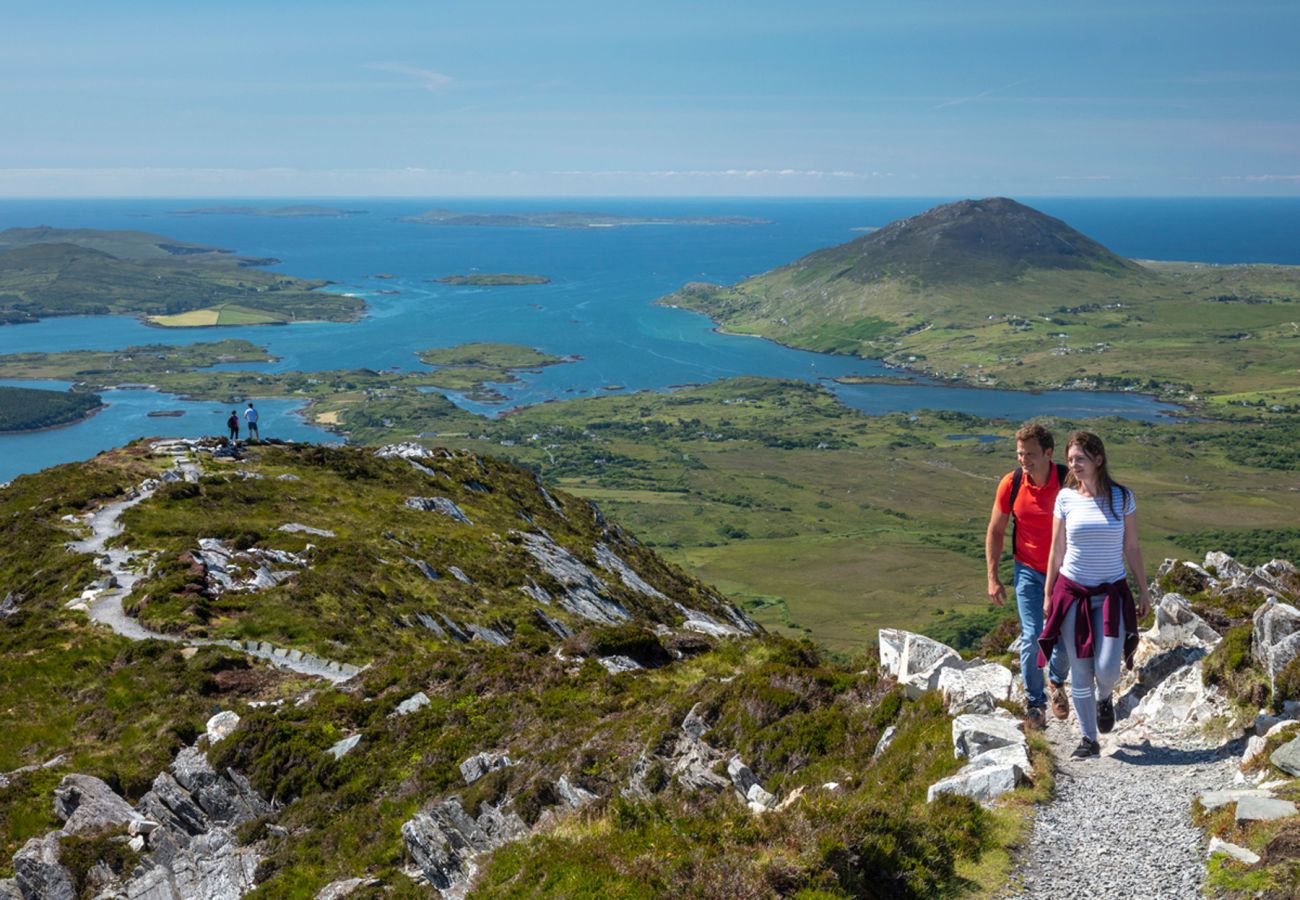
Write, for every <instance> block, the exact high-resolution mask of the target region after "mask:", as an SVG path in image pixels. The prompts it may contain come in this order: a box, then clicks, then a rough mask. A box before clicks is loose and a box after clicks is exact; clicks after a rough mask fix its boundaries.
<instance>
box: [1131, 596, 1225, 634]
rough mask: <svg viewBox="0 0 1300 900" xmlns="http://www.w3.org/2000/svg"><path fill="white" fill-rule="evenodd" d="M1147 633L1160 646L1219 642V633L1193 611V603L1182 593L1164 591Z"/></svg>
mask: <svg viewBox="0 0 1300 900" xmlns="http://www.w3.org/2000/svg"><path fill="white" fill-rule="evenodd" d="M1147 637H1148V638H1150V639H1151V640H1152V641H1153V642H1154V643H1156V644H1158V645H1160V646H1166V647H1168V646H1175V645H1180V644H1193V645H1195V644H1200V645H1203V646H1205V647H1213V646H1214V645H1216V644H1217V643H1219V633H1218V632H1217V631H1215V630H1214V629H1213V628H1211V627H1210V625H1209V623H1207V622H1206V621H1205V620H1204V619H1202V618H1201V617H1200V616H1198V615H1197V614H1196V613H1195V612H1193V611H1192V605H1191V603H1189V602H1188V601H1187V599H1186V598H1185V597H1183V595H1181V594H1165V595H1164V596H1163V597H1161V598H1160V602H1159V603H1157V604H1156V608H1155V623H1154V624H1153V625H1152V626H1151V628H1150V629H1148V631H1147Z"/></svg>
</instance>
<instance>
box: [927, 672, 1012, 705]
mask: <svg viewBox="0 0 1300 900" xmlns="http://www.w3.org/2000/svg"><path fill="white" fill-rule="evenodd" d="M1013 680H1014V677H1013V676H1012V674H1011V670H1010V669H1008V668H1007V667H1006V666H1002V665H998V664H997V663H985V664H983V665H974V666H969V667H966V668H958V667H957V666H946V667H944V668H943V669H941V670H940V672H939V683H938V685H937V686H938V689H939V692H940V693H941V694H943V701H944V703H946V704H947V705H948V707H949V709H952V708H954V707H959V706H962V705H963V704H965V703H967V702H968V701H971V700H974V698H976V697H978V696H979V695H981V694H987V695H988V696H989V697H990V698H991V699H992V700H993V701H994V702H995V703H996V701H998V700H1007V699H1009V698H1010V697H1011V685H1012V682H1013ZM980 705H983V703H981V704H980Z"/></svg>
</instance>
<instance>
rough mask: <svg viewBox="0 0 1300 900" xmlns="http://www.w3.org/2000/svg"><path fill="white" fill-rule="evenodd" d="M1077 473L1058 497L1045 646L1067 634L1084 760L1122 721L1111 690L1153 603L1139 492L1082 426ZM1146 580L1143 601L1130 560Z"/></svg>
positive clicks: (1075, 440) (1073, 466)
mask: <svg viewBox="0 0 1300 900" xmlns="http://www.w3.org/2000/svg"><path fill="white" fill-rule="evenodd" d="M1065 461H1066V465H1067V466H1068V467H1069V469H1070V474H1069V476H1068V478H1067V479H1066V482H1065V487H1063V488H1062V489H1061V492H1060V493H1059V494H1057V496H1056V506H1055V509H1054V510H1053V521H1052V550H1051V553H1050V555H1049V557H1048V566H1047V581H1046V584H1045V589H1046V596H1047V598H1048V599H1047V601H1046V602H1045V603H1044V617H1045V619H1046V624H1045V626H1044V628H1043V637H1042V639H1041V640H1040V646H1042V647H1044V649H1045V650H1046V651H1047V653H1048V654H1050V653H1051V648H1052V646H1054V645H1055V643H1056V640H1057V639H1058V638H1059V639H1061V640H1063V641H1064V642H1065V647H1066V651H1067V653H1068V655H1069V658H1070V693H1071V696H1072V697H1073V698H1074V708H1075V714H1076V716H1077V717H1078V720H1079V730H1080V731H1081V732H1082V736H1083V739H1082V740H1081V742H1080V743H1079V746H1078V748H1076V749H1075V751H1074V753H1073V756H1074V757H1075V758H1076V759H1086V758H1087V757H1089V756H1097V755H1098V754H1099V753H1100V752H1101V746H1100V744H1098V742H1097V734H1098V732H1101V733H1102V734H1105V733H1106V732H1109V731H1110V730H1111V729H1112V728H1113V727H1114V726H1115V706H1114V704H1113V702H1112V700H1111V692H1112V691H1113V690H1114V688H1115V684H1116V682H1118V681H1119V676H1120V664H1121V662H1127V663H1128V665H1129V667H1130V668H1131V667H1132V664H1133V662H1132V656H1133V651H1134V650H1135V649H1136V648H1137V620H1138V619H1140V618H1142V617H1143V616H1145V615H1146V614H1147V611H1148V610H1149V609H1150V607H1151V597H1150V591H1149V588H1148V587H1147V579H1146V574H1145V571H1144V569H1143V567H1142V552H1141V550H1140V549H1139V548H1138V539H1137V513H1136V504H1135V502H1134V500H1133V492H1132V491H1130V490H1129V489H1128V488H1126V487H1124V486H1123V485H1122V484H1119V483H1117V482H1115V481H1114V480H1113V479H1112V478H1111V477H1110V472H1109V470H1108V469H1107V466H1106V448H1105V446H1104V445H1103V444H1102V442H1101V438H1099V437H1097V435H1095V434H1092V433H1091V432H1088V431H1076V432H1075V433H1074V434H1072V435H1070V440H1069V443H1067V444H1066V454H1065ZM1126 563H1127V569H1128V571H1129V572H1131V573H1132V574H1133V578H1134V580H1136V581H1137V584H1138V600H1137V603H1136V604H1134V602H1133V593H1132V590H1131V589H1130V588H1129V585H1128V580H1127V579H1126V578H1125V564H1126Z"/></svg>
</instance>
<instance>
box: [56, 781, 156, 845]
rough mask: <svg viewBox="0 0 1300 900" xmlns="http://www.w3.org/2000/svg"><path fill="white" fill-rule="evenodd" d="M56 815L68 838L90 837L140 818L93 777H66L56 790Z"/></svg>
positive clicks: (109, 789)
mask: <svg viewBox="0 0 1300 900" xmlns="http://www.w3.org/2000/svg"><path fill="white" fill-rule="evenodd" d="M54 814H55V815H56V816H58V817H59V819H60V820H61V821H62V822H63V830H64V831H66V832H67V833H68V834H91V833H94V832H97V831H104V830H106V829H108V828H114V827H116V826H119V825H126V824H127V823H129V822H130V821H131V820H132V819H135V818H137V816H136V813H135V810H134V809H132V808H131V804H129V803H127V802H126V801H125V800H123V799H122V798H121V797H119V796H118V795H117V794H116V793H114V791H113V789H112V788H111V787H109V786H108V785H107V784H105V783H104V782H102V781H100V780H99V779H98V778H95V777H94V776H92V775H65V776H64V777H63V780H62V781H60V782H59V786H58V787H57V788H55V789H54Z"/></svg>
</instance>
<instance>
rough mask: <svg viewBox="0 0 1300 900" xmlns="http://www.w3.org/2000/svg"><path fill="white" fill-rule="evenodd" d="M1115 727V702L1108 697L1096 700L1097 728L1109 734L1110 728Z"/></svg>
mask: <svg viewBox="0 0 1300 900" xmlns="http://www.w3.org/2000/svg"><path fill="white" fill-rule="evenodd" d="M1114 727H1115V704H1114V703H1111V702H1110V698H1109V697H1107V698H1106V699H1105V700H1099V701H1097V730H1098V731H1100V732H1101V733H1102V734H1110V730H1111V729H1112V728H1114Z"/></svg>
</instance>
